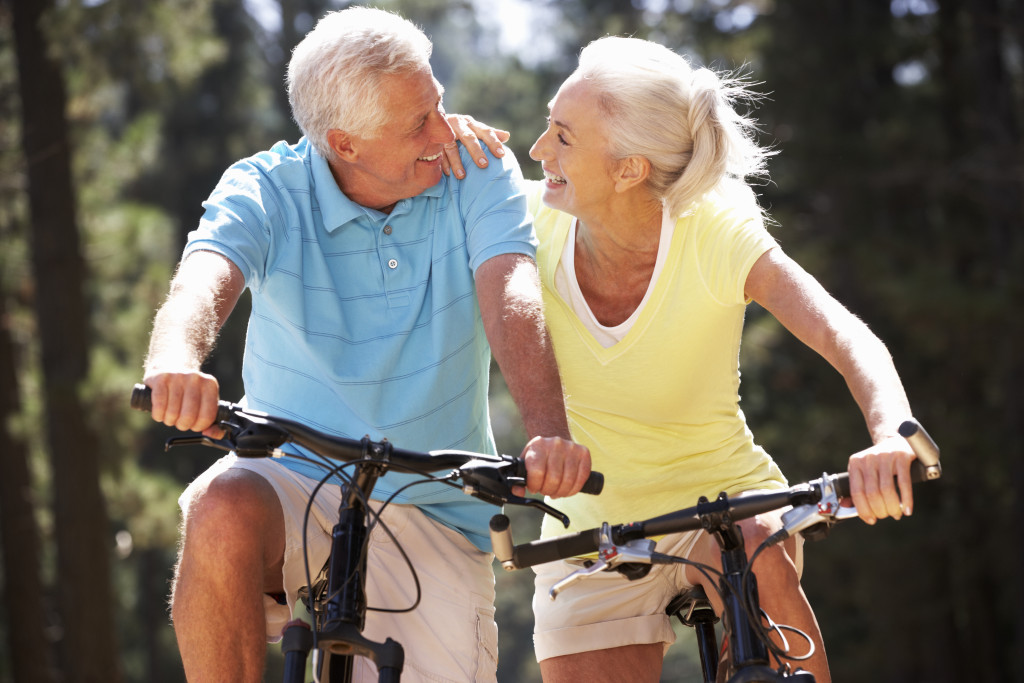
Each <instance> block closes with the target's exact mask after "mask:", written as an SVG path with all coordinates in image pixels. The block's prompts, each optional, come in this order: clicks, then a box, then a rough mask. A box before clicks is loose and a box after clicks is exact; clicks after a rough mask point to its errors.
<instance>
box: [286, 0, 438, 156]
mask: <svg viewBox="0 0 1024 683" xmlns="http://www.w3.org/2000/svg"><path fill="white" fill-rule="evenodd" d="M432 49H433V46H432V45H431V43H430V39H429V38H427V36H426V35H424V33H423V31H421V30H420V29H419V28H417V27H416V26H415V25H414V24H412V23H411V22H409V21H408V20H406V19H403V18H402V17H400V16H398V15H397V14H393V13H391V12H386V11H384V10H379V9H370V8H367V7H352V8H349V9H345V10H341V11H338V12H330V13H328V14H326V15H324V17H323V18H322V19H320V21H318V22H317V25H316V27H315V28H314V29H313V30H312V31H310V32H309V33H308V34H307V35H306V37H305V38H303V39H302V42H300V43H299V44H298V45H297V46H296V47H295V50H294V51H292V58H291V61H290V62H289V64H288V101H289V102H290V103H291V107H292V116H293V118H294V119H295V122H296V123H297V124H298V125H299V128H300V129H302V132H303V134H304V135H305V136H306V137H307V138H309V140H310V142H311V143H312V144H313V145H314V146H315V147H316V149H317V151H319V152H320V154H321V155H322V156H324V157H325V158H327V159H330V158H332V157H333V156H334V154H333V152H332V151H331V148H330V145H329V144H328V142H327V132H328V131H329V130H331V129H333V128H337V129H340V130H344V131H346V132H347V133H350V134H352V135H356V136H359V137H364V138H372V137H374V134H375V133H376V132H377V130H378V129H380V127H381V126H382V125H384V124H385V123H386V122H387V119H388V111H387V102H386V101H385V99H384V97H383V93H384V89H383V87H382V82H383V81H384V80H385V79H386V78H388V77H390V76H393V75H395V74H404V73H410V72H415V71H420V70H423V69H430V53H431V51H432Z"/></svg>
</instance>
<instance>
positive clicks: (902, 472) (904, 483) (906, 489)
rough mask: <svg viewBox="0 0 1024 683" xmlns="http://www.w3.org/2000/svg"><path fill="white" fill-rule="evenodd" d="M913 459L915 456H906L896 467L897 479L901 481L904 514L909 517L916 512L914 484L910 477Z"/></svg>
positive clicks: (901, 499)
mask: <svg viewBox="0 0 1024 683" xmlns="http://www.w3.org/2000/svg"><path fill="white" fill-rule="evenodd" d="M913 461H914V457H913V456H911V457H907V458H904V459H903V460H902V461H901V462H900V463H899V465H898V466H897V468H896V479H897V481H898V482H899V489H900V501H901V503H902V506H903V514H905V515H907V516H908V517H909V516H910V515H912V514H913V513H914V484H913V481H912V480H911V477H910V465H911V463H913Z"/></svg>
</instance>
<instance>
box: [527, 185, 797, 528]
mask: <svg viewBox="0 0 1024 683" xmlns="http://www.w3.org/2000/svg"><path fill="white" fill-rule="evenodd" d="M537 189H538V191H537V192H534V193H533V194H532V196H531V210H532V212H533V214H534V223H535V226H536V229H537V236H538V238H539V240H540V246H539V249H538V252H537V261H538V265H539V268H540V274H541V282H542V285H543V293H544V305H545V316H546V318H547V323H548V327H549V328H550V331H551V337H552V343H553V345H554V349H555V356H556V358H557V360H558V366H559V369H560V371H561V375H562V382H563V384H564V385H565V391H566V409H567V411H568V417H569V428H570V430H571V431H572V436H573V439H575V440H576V441H577V442H579V443H582V444H584V445H586V446H587V447H588V448H589V449H590V453H591V457H592V459H593V468H594V469H595V470H598V471H600V472H603V473H604V476H605V487H604V492H603V493H601V495H599V496H589V495H576V496H572V497H571V498H565V499H559V500H557V501H549V502H551V503H552V504H553V505H554V506H555V507H556V508H558V509H559V510H561V511H563V512H565V513H566V514H567V515H569V517H570V519H571V520H572V525H571V527H570V528H569V529H564V528H563V527H562V526H561V524H559V523H558V522H557V521H555V520H554V519H552V518H549V517H548V518H545V521H544V527H543V533H542V535H543V536H544V537H551V536H557V535H560V534H563V533H568V532H570V531H579V530H583V529H589V528H592V527H596V526H600V524H601V523H602V522H605V521H607V522H610V523H612V524H619V523H623V522H632V521H639V520H641V519H646V518H648V517H654V516H657V515H661V514H665V513H667V512H671V511H673V510H677V509H680V508H684V507H689V506H691V505H694V504H696V503H697V499H698V498H699V497H700V496H702V495H705V496H708V497H709V498H714V497H716V496H717V495H718V493H719V492H721V491H726V492H727V493H730V494H734V493H738V492H740V491H745V490H750V489H759V488H780V487H782V486H785V485H786V480H785V477H783V475H782V472H781V471H780V470H779V468H778V467H777V466H776V464H775V463H774V461H772V459H771V458H770V457H769V456H768V454H767V453H765V452H764V450H763V449H762V448H761V447H759V446H757V445H756V444H755V443H754V439H753V436H752V434H751V433H750V430H749V429H748V428H747V424H746V420H745V418H744V416H743V412H742V411H741V410H740V407H739V383H740V375H739V348H740V336H741V333H742V329H743V316H744V311H745V309H746V304H747V301H746V299H745V294H744V285H745V283H746V278H747V274H748V273H749V272H750V268H751V267H752V266H753V264H754V262H755V261H756V260H757V259H758V258H759V257H760V256H761V255H762V254H764V253H765V252H766V251H768V250H769V249H771V248H772V247H774V246H775V241H774V240H773V239H772V237H771V235H769V234H768V232H767V230H765V228H764V225H763V222H762V221H761V218H760V215H759V213H758V211H757V207H756V205H755V204H754V202H753V198H752V195H750V196H749V197H748V196H747V194H740V195H737V196H734V197H725V196H723V195H720V194H713V195H709V196H708V197H707V198H705V200H704V201H703V202H702V203H701V204H700V205H699V206H698V207H697V209H696V210H695V211H693V212H692V213H690V214H688V215H686V216H684V217H682V218H680V219H679V220H678V221H677V222H676V226H675V230H674V232H673V236H672V241H671V245H670V248H669V252H668V255H667V258H666V260H665V265H664V268H663V270H662V272H661V274H660V276H659V277H658V279H657V281H656V283H655V285H654V288H653V289H652V290H651V292H650V293H649V298H648V300H647V302H646V303H645V304H644V305H643V309H642V310H641V311H640V314H639V316H638V317H637V318H636V320H635V322H634V323H633V326H632V328H631V329H630V330H629V332H628V333H627V334H626V335H625V337H623V339H622V340H621V341H619V342H618V343H615V344H613V345H612V346H610V347H608V348H605V347H603V346H602V345H601V344H599V343H598V342H597V341H596V340H595V339H594V337H593V335H592V334H591V333H590V332H588V331H587V329H586V328H585V327H584V326H583V324H582V323H581V322H580V320H579V318H578V317H577V316H576V314H575V313H574V312H573V311H572V309H571V308H570V306H569V305H568V304H567V303H566V302H565V301H564V300H563V299H562V298H561V297H560V296H559V295H558V294H557V292H556V290H555V285H554V273H555V269H556V266H557V264H558V259H559V257H560V255H561V254H562V250H563V247H564V246H565V241H566V239H567V237H568V235H569V233H570V226H571V225H572V221H573V217H572V216H570V215H568V214H565V213H561V212H559V211H555V210H553V209H550V208H548V207H546V206H543V205H542V204H541V203H540V201H539V195H540V193H539V189H540V188H537ZM746 192H747V193H749V191H746Z"/></svg>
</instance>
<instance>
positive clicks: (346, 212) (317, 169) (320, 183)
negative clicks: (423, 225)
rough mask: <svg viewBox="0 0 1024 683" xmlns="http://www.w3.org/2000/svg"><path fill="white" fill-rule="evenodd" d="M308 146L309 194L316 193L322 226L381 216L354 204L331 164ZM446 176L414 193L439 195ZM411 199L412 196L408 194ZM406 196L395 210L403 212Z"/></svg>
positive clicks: (331, 228) (331, 229)
mask: <svg viewBox="0 0 1024 683" xmlns="http://www.w3.org/2000/svg"><path fill="white" fill-rule="evenodd" d="M309 148H310V167H311V171H312V174H313V194H314V195H315V196H316V200H317V203H318V204H319V205H320V215H321V216H322V217H323V221H324V229H325V230H327V232H334V231H335V230H337V229H338V228H340V227H342V226H343V225H345V224H346V223H348V222H350V221H354V220H356V219H358V218H362V217H363V216H370V217H373V218H376V217H380V216H385V215H386V214H383V213H381V212H380V211H377V210H376V209H371V208H368V207H365V206H363V205H361V204H357V203H355V202H354V201H352V200H351V199H349V198H348V197H347V196H346V195H345V193H344V192H342V191H341V188H339V187H338V182H337V181H336V180H335V179H334V174H333V173H331V167H330V165H329V164H328V163H327V160H326V159H324V158H323V157H322V156H320V153H319V152H318V151H317V150H316V148H315V147H313V145H310V146H309ZM445 182H446V178H445V177H444V176H442V177H441V180H440V181H438V183H437V184H435V185H434V186H432V187H428V188H427V189H426V190H424V191H423V192H421V193H420V194H418V195H416V196H417V197H440V196H441V195H442V194H443V193H444V185H445ZM411 199H415V197H412V198H411ZM408 206H409V199H402V200H401V201H399V202H398V204H397V205H395V209H394V211H392V213H391V215H392V216H394V215H395V213H405V212H406V211H407V210H408V208H407V207H408Z"/></svg>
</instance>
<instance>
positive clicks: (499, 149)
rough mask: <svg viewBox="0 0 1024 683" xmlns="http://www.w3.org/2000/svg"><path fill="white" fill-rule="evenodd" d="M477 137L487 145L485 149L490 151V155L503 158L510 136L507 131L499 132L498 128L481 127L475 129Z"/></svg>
mask: <svg viewBox="0 0 1024 683" xmlns="http://www.w3.org/2000/svg"><path fill="white" fill-rule="evenodd" d="M476 134H477V137H478V138H480V140H481V141H482V142H483V143H484V144H485V145H487V149H489V150H491V154H493V155H494V156H496V157H503V156H505V145H504V144H503V143H505V142H507V141H508V140H509V138H511V137H512V134H511V133H509V132H508V131H507V130H501V129H500V128H490V127H487V126H482V125H481V127H480V128H477V129H476Z"/></svg>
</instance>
